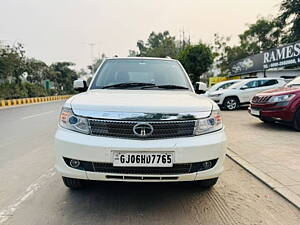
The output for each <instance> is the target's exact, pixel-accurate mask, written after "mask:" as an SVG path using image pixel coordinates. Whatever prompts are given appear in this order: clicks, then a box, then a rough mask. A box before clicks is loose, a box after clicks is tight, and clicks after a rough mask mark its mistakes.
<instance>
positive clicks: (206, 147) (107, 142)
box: [55, 127, 226, 182]
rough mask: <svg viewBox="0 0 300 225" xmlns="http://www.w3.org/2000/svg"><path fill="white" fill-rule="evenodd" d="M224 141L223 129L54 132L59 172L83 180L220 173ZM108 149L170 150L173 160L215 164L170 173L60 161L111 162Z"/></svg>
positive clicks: (189, 178) (198, 176)
mask: <svg viewBox="0 0 300 225" xmlns="http://www.w3.org/2000/svg"><path fill="white" fill-rule="evenodd" d="M225 141H226V137H225V133H224V129H222V130H220V131H218V132H214V133H210V134H205V135H201V136H195V137H182V138H172V139H159V140H130V139H121V138H110V137H98V136H91V135H85V134H80V133H77V132H73V131H69V130H66V129H63V128H60V127H59V128H58V130H57V132H56V134H55V152H56V169H57V170H58V171H59V172H60V173H61V174H62V176H65V177H70V178H77V179H86V180H103V181H104V180H107V181H120V180H121V181H143V182H161V181H164V182H166V181H193V180H204V179H210V178H215V177H218V176H219V175H220V174H221V173H222V171H223V161H224V158H225V153H226V150H225V149H226V148H225ZM112 151H128V152H135V151H147V152H160V151H161V152H168V151H173V152H174V154H175V158H174V164H184V163H197V162H203V161H209V160H214V159H218V160H217V162H216V164H215V166H214V167H212V168H211V169H208V170H204V171H199V172H192V173H187V174H172V175H157V174H156V175H146V174H125V173H124V174H123V173H102V172H91V171H84V170H78V169H74V168H71V167H70V166H68V165H67V164H66V162H65V161H64V158H70V159H77V160H81V161H87V162H96V163H97V162H98V163H112V161H113V155H112ZM173 178H174V179H173Z"/></svg>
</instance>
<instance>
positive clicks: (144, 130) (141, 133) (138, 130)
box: [133, 123, 153, 138]
mask: <svg viewBox="0 0 300 225" xmlns="http://www.w3.org/2000/svg"><path fill="white" fill-rule="evenodd" d="M133 133H134V134H135V135H136V136H138V137H143V138H145V137H149V136H150V135H151V134H152V133H153V127H152V126H151V125H150V124H149V123H138V124H136V125H135V126H134V127H133Z"/></svg>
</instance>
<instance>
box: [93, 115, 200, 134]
mask: <svg viewBox="0 0 300 225" xmlns="http://www.w3.org/2000/svg"><path fill="white" fill-rule="evenodd" d="M137 124H140V122H137V121H118V120H97V119H89V125H90V128H91V134H92V135H96V136H109V137H118V138H129V139H162V138H175V137H187V136H192V135H193V133H194V127H195V120H187V121H159V122H149V123H147V124H149V125H151V126H152V127H153V132H152V134H151V135H149V136H144V137H143V136H137V135H136V134H135V133H134V127H135V126H136V125H137Z"/></svg>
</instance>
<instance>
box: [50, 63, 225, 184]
mask: <svg viewBox="0 0 300 225" xmlns="http://www.w3.org/2000/svg"><path fill="white" fill-rule="evenodd" d="M74 87H75V89H76V90H78V91H82V92H83V93H80V94H77V95H75V96H73V97H71V98H70V99H68V100H67V101H66V103H65V104H64V106H63V108H62V111H61V115H60V121H59V126H58V128H57V132H56V134H55V152H56V159H57V160H56V168H57V170H58V171H59V172H60V173H61V174H62V177H63V181H64V183H65V185H66V186H67V187H69V188H80V187H82V186H83V184H84V182H83V181H84V180H102V181H128V182H129V181H135V182H174V181H175V182H179V181H195V182H196V183H197V184H199V185H200V186H201V187H211V186H213V185H214V184H215V183H216V182H217V180H218V177H219V176H220V174H221V173H222V171H223V160H224V157H225V140H226V137H225V133H224V128H223V123H222V118H221V113H220V109H219V107H218V105H217V104H216V103H214V102H213V101H211V100H210V99H208V98H207V97H204V96H199V95H197V94H196V93H195V91H194V89H193V86H192V84H191V82H190V80H189V77H188V75H187V73H186V72H185V70H184V68H183V67H182V65H181V64H180V63H179V62H178V61H176V60H172V59H160V58H112V59H107V60H105V61H104V63H103V64H102V65H101V66H100V68H99V69H98V70H97V72H96V75H95V76H94V77H93V80H92V81H91V84H90V85H89V87H88V88H87V86H86V82H85V81H83V80H77V81H75V82H74Z"/></svg>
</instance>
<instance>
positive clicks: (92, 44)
mask: <svg viewBox="0 0 300 225" xmlns="http://www.w3.org/2000/svg"><path fill="white" fill-rule="evenodd" d="M84 44H87V45H89V46H90V51H91V70H92V75H93V74H94V72H95V70H94V69H95V68H94V66H93V63H94V47H95V45H96V44H97V43H93V42H88V43H84Z"/></svg>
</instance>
